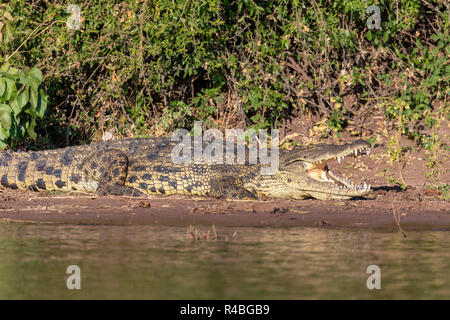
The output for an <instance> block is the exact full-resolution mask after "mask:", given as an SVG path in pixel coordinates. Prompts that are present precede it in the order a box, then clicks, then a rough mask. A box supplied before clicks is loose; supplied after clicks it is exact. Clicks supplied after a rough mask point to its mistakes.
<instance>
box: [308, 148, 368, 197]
mask: <svg viewBox="0 0 450 320" xmlns="http://www.w3.org/2000/svg"><path fill="white" fill-rule="evenodd" d="M369 153H370V148H369V147H364V146H363V147H361V148H359V149H354V150H351V151H344V152H341V153H339V154H338V155H336V156H334V157H330V158H326V159H321V160H318V161H313V162H303V164H304V166H305V170H306V172H307V173H308V175H309V177H311V178H313V179H314V180H317V181H320V182H327V183H332V184H335V185H337V186H338V187H339V189H344V190H345V189H350V190H357V191H369V190H370V185H367V184H366V183H365V182H364V184H361V185H355V184H354V183H353V182H352V181H351V180H350V179H348V178H346V177H339V176H337V175H335V174H334V173H333V172H332V171H331V169H330V168H329V167H328V162H329V161H332V160H337V161H338V163H340V162H341V160H342V159H344V158H345V157H347V156H353V157H355V158H356V157H359V156H361V155H364V154H369Z"/></svg>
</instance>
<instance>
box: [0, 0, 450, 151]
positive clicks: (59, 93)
mask: <svg viewBox="0 0 450 320" xmlns="http://www.w3.org/2000/svg"><path fill="white" fill-rule="evenodd" d="M372 4H377V5H378V6H379V7H380V9H381V18H382V22H381V30H369V29H368V28H367V25H366V22H367V19H368V14H367V13H366V8H367V7H368V6H370V5H372ZM8 6H9V8H10V12H11V15H12V16H14V17H17V18H16V19H15V31H14V32H15V36H14V37H13V38H11V37H10V38H11V39H10V42H9V43H7V44H6V43H4V42H2V43H1V44H0V50H1V52H2V53H4V52H12V50H15V49H16V48H19V47H20V50H18V51H17V52H16V53H15V54H14V56H13V57H12V59H11V61H9V62H10V63H12V64H13V65H15V66H16V67H17V68H19V69H21V70H28V69H27V67H26V66H36V67H37V68H39V69H40V70H42V72H43V75H44V79H43V85H44V87H45V88H46V90H47V94H48V100H49V110H48V113H47V116H46V117H44V119H43V120H38V121H37V126H36V130H37V132H38V133H39V135H38V139H37V144H38V145H40V146H46V147H48V146H50V147H52V146H62V145H66V144H71V143H80V142H85V141H89V140H91V139H93V138H98V136H100V135H101V134H102V133H103V132H104V131H106V130H110V131H113V133H115V134H117V135H119V136H121V135H123V136H132V135H140V136H145V135H154V134H168V133H170V132H171V131H172V130H173V129H174V128H176V127H179V126H182V127H187V128H191V127H192V125H193V123H194V121H195V120H202V121H203V122H204V123H206V124H207V125H208V126H213V127H218V128H225V127H230V126H243V127H254V128H268V127H273V126H278V125H280V124H281V123H283V121H284V120H286V119H288V118H289V117H290V115H291V114H293V113H296V112H300V111H301V112H306V113H312V114H315V115H318V116H320V118H322V117H326V119H327V122H326V123H327V124H328V126H329V128H330V130H331V131H330V132H329V133H333V132H340V131H344V130H345V129H346V127H347V125H348V124H349V123H350V121H348V120H349V119H350V118H352V119H353V120H357V119H358V115H359V114H360V113H361V112H363V111H364V108H369V107H370V108H374V110H377V108H378V105H382V107H383V110H380V112H384V114H385V116H386V117H387V119H388V120H390V121H392V123H395V124H397V123H398V117H399V109H398V104H397V103H396V102H395V101H398V99H401V100H402V101H403V102H405V103H406V105H407V106H408V108H403V109H402V110H403V111H402V115H401V116H402V117H403V119H402V120H401V122H402V126H403V128H399V129H400V130H402V133H404V134H406V135H408V136H410V137H417V136H418V137H422V138H420V139H418V141H425V140H426V139H425V140H424V138H423V136H424V134H423V133H422V132H421V130H420V126H419V124H418V122H420V121H425V122H426V123H429V124H432V123H433V121H434V120H436V119H435V116H434V115H435V114H436V112H437V113H439V114H442V113H443V112H444V113H445V110H444V111H443V110H440V111H439V110H434V107H433V105H436V106H441V107H440V108H448V107H446V106H445V104H444V103H443V102H444V101H446V100H445V99H446V97H448V80H449V79H448V76H449V73H450V72H449V71H450V70H449V68H450V66H449V65H448V63H446V59H447V60H448V54H449V52H450V49H449V43H450V41H449V39H450V38H449V29H450V28H449V21H448V16H449V11H448V6H446V3H445V2H444V1H442V0H435V1H433V0H429V1H427V3H425V2H423V1H419V0H408V1H388V0H384V1H381V0H380V1H366V0H350V1H348V0H335V1H332V0H320V1H319V0H313V1H310V2H303V1H298V0H297V1H296V0H264V1H263V0H261V1H256V0H237V1H220V0H198V1H188V0H178V1H172V0H160V1H152V2H148V1H137V0H122V1H118V0H116V1H106V2H105V1H100V0H93V1H90V2H89V5H86V6H84V5H83V3H81V4H80V8H81V20H80V22H81V28H80V29H79V30H77V29H69V28H68V27H67V25H66V22H67V20H68V19H69V17H70V13H67V2H66V1H62V0H56V1H48V0H41V1H38V2H29V1H25V0H11V1H9V2H8ZM5 30H6V29H5ZM5 32H6V33H5V34H6V37H8V35H9V33H8V32H7V31H5ZM2 34H3V33H2ZM346 96H354V97H356V101H355V102H354V103H353V104H352V105H345V106H344V108H342V107H341V106H337V105H336V103H337V102H338V103H339V104H343V102H340V101H344V102H345V101H346V99H344V97H346ZM380 98H383V99H386V98H389V99H390V100H382V101H388V102H386V103H381V104H379V103H378V101H380V100H379V99H380ZM374 106H376V107H374ZM446 110H448V109H446ZM25 113H26V112H25ZM38 114H39V113H38ZM30 126H31V122H30ZM61 137H63V138H61ZM8 143H9V142H8Z"/></svg>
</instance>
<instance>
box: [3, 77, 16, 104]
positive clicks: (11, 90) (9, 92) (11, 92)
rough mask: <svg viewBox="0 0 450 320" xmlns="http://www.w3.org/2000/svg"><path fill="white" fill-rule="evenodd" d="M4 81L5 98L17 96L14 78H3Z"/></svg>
mask: <svg viewBox="0 0 450 320" xmlns="http://www.w3.org/2000/svg"><path fill="white" fill-rule="evenodd" d="M5 81H6V90H5V96H4V98H5V100H6V101H8V100H11V99H14V98H15V97H16V96H17V87H16V83H15V82H14V80H11V79H9V78H5Z"/></svg>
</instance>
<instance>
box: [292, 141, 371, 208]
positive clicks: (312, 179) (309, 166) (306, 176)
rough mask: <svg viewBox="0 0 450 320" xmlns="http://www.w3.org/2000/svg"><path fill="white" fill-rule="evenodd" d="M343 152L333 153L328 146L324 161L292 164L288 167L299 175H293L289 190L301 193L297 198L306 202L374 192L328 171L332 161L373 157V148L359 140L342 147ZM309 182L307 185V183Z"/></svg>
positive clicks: (319, 159)
mask: <svg viewBox="0 0 450 320" xmlns="http://www.w3.org/2000/svg"><path fill="white" fill-rule="evenodd" d="M338 147H339V148H336V149H334V150H333V149H332V148H331V147H330V148H329V150H328V149H327V148H326V146H324V151H327V152H323V153H322V154H321V156H320V157H317V155H315V156H314V158H315V159H316V160H313V159H308V158H305V157H304V158H303V159H301V160H300V159H299V160H298V161H295V162H292V163H291V164H289V165H288V166H289V167H290V169H289V171H291V170H292V169H293V167H294V171H295V172H296V174H295V175H289V179H288V181H290V183H288V184H289V187H290V188H293V189H297V194H293V195H292V197H293V198H297V199H304V198H305V197H312V198H316V199H323V200H326V199H350V198H354V197H362V196H365V195H367V194H369V192H370V191H371V189H370V185H367V184H366V183H364V184H361V185H355V184H354V183H353V182H352V181H350V180H349V179H347V178H342V177H339V176H337V175H335V174H334V173H333V172H332V171H331V169H330V168H329V167H328V162H330V161H332V160H337V161H338V162H339V163H340V161H341V160H342V159H343V158H345V157H346V156H349V155H353V156H354V157H358V156H361V155H364V154H369V153H370V147H371V146H370V144H369V143H368V142H366V141H363V140H359V141H356V142H354V143H351V144H346V145H343V146H338ZM305 180H306V183H305Z"/></svg>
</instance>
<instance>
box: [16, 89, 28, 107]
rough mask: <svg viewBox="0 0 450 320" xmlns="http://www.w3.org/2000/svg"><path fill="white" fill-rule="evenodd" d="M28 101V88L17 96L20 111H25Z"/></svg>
mask: <svg viewBox="0 0 450 320" xmlns="http://www.w3.org/2000/svg"><path fill="white" fill-rule="evenodd" d="M28 100H29V95H28V90H27V88H25V90H23V91H22V92H21V93H20V94H19V95H18V96H17V101H18V102H19V107H20V109H23V107H25V105H26V104H27V103H28Z"/></svg>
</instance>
